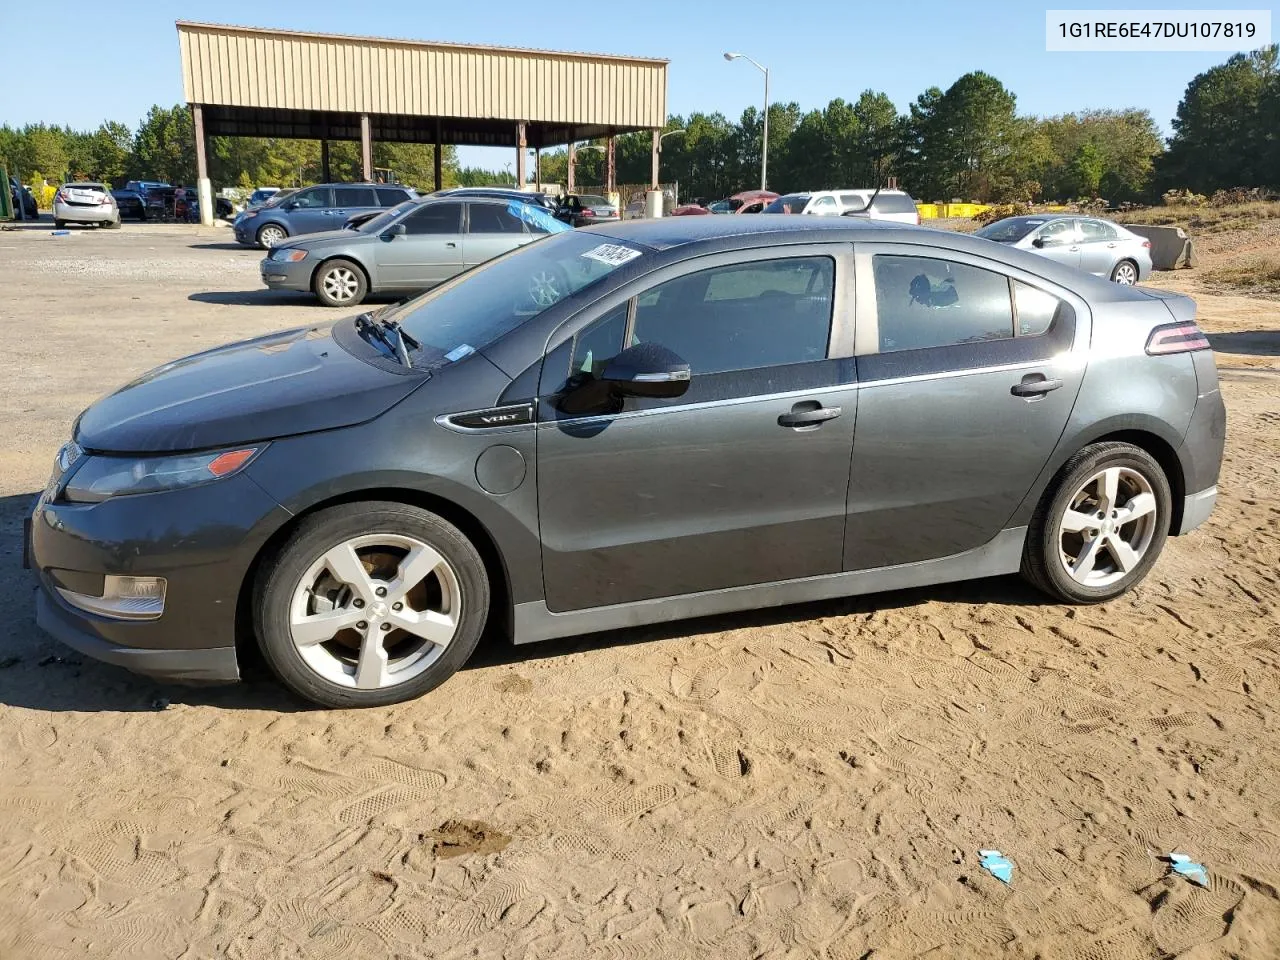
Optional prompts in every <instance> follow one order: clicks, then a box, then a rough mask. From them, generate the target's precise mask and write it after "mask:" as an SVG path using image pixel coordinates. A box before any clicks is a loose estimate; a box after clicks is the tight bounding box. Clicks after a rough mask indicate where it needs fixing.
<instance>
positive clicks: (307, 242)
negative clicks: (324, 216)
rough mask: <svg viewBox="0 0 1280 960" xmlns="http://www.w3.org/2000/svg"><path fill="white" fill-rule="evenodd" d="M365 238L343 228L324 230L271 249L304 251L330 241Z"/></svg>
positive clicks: (349, 240)
mask: <svg viewBox="0 0 1280 960" xmlns="http://www.w3.org/2000/svg"><path fill="white" fill-rule="evenodd" d="M367 236H369V235H368V234H366V233H361V232H360V231H359V230H347V229H345V228H344V229H341V230H326V231H324V233H304V234H303V235H302V236H300V237H296V238H295V239H293V240H289V241H286V242H285V243H281V244H277V245H276V247H273V248H272V249H277V248H279V247H294V248H301V249H303V250H305V249H307V248H308V247H315V246H320V245H322V244H324V243H327V242H329V241H331V240H342V241H344V242H347V243H350V242H351V241H352V240H354V239H359V238H360V237H367Z"/></svg>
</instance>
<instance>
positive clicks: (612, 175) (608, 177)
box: [604, 136, 618, 203]
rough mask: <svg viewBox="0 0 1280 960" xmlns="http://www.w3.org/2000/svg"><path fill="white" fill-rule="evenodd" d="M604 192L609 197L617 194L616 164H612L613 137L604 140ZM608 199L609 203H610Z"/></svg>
mask: <svg viewBox="0 0 1280 960" xmlns="http://www.w3.org/2000/svg"><path fill="white" fill-rule="evenodd" d="M604 158H605V159H604V192H605V193H607V194H609V195H610V198H611V197H612V195H613V194H615V193H617V192H618V185H617V184H616V183H615V182H614V181H615V180H617V173H618V170H617V164H615V163H614V152H613V137H612V136H610V137H609V138H608V139H607V140H605V148H604ZM607 199H608V198H607ZM612 202H613V201H612V199H610V203H612Z"/></svg>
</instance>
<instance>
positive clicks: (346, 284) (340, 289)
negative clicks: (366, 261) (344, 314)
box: [311, 260, 369, 307]
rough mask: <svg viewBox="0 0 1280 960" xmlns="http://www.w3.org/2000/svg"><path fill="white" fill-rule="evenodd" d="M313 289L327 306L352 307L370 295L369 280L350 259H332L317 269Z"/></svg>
mask: <svg viewBox="0 0 1280 960" xmlns="http://www.w3.org/2000/svg"><path fill="white" fill-rule="evenodd" d="M311 289H313V290H314V291H315V293H316V296H317V297H319V298H320V302H321V303H323V304H324V305H325V306H326V307H352V306H355V305H356V304H357V303H360V302H362V301H363V300H364V298H365V297H366V296H368V294H369V281H368V280H367V279H366V278H365V275H364V271H363V270H361V269H360V267H359V266H358V265H356V264H354V263H352V262H351V261H350V260H330V261H329V262H328V263H322V264H320V267H319V269H318V270H316V274H315V277H314V278H313V279H312V281H311Z"/></svg>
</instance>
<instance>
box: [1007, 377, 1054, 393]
mask: <svg viewBox="0 0 1280 960" xmlns="http://www.w3.org/2000/svg"><path fill="white" fill-rule="evenodd" d="M1060 386H1062V381H1061V380H1059V379H1056V378H1055V379H1049V378H1047V377H1045V376H1044V374H1041V373H1029V374H1027V375H1026V376H1025V377H1023V378H1022V382H1021V383H1015V384H1014V385H1013V386H1012V387H1010V388H1009V392H1010V393H1012V394H1013V395H1014V396H1015V397H1040V396H1043V395H1044V394H1046V393H1048V392H1049V391H1050V390H1057V389H1058V388H1059V387H1060Z"/></svg>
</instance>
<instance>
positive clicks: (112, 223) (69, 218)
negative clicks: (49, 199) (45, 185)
mask: <svg viewBox="0 0 1280 960" xmlns="http://www.w3.org/2000/svg"><path fill="white" fill-rule="evenodd" d="M68 223H96V224H99V225H100V226H103V227H107V228H109V229H114V228H115V227H118V226H120V208H119V207H118V206H116V198H115V197H113V196H112V195H111V191H110V190H109V189H108V188H107V187H106V186H105V185H104V184H101V183H95V182H90V181H76V182H75V183H64V184H63V185H62V186H60V187H59V188H58V192H57V193H55V194H54V195H53V225H54V226H55V227H58V228H61V227H64V226H66V225H67V224H68Z"/></svg>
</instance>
